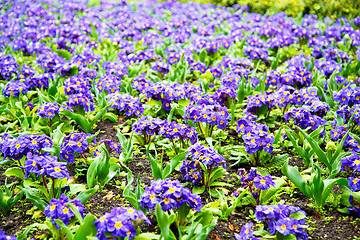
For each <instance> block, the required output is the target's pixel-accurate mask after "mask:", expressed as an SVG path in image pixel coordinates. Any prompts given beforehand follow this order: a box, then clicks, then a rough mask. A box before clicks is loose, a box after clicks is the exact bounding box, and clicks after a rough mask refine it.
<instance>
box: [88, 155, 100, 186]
mask: <svg viewBox="0 0 360 240" xmlns="http://www.w3.org/2000/svg"><path fill="white" fill-rule="evenodd" d="M99 158H100V156H98V157H97V158H96V159H95V160H94V161H93V162H92V163H91V164H90V167H89V169H88V171H87V173H86V181H87V184H88V187H89V188H92V187H94V186H95V185H96V184H97V169H98V165H99Z"/></svg>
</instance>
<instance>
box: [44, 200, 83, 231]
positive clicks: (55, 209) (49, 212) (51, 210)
mask: <svg viewBox="0 0 360 240" xmlns="http://www.w3.org/2000/svg"><path fill="white" fill-rule="evenodd" d="M67 203H70V204H73V205H74V206H75V207H76V208H77V210H78V211H79V213H80V214H81V216H82V217H84V210H85V208H84V206H83V205H82V204H81V202H80V200H72V201H70V199H69V197H68V196H66V195H65V194H61V197H60V199H55V198H53V199H51V200H50V204H49V205H47V206H46V207H45V209H44V213H45V216H46V217H47V218H50V219H51V223H52V224H54V225H55V227H56V228H57V229H61V227H60V226H59V225H58V224H57V223H56V222H55V220H57V219H58V220H61V221H62V222H63V223H64V224H65V225H68V224H69V222H70V219H71V218H72V217H74V216H75V214H74V212H73V211H72V210H71V208H70V207H68V206H66V205H65V204H67Z"/></svg>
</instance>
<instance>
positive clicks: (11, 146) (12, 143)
mask: <svg viewBox="0 0 360 240" xmlns="http://www.w3.org/2000/svg"><path fill="white" fill-rule="evenodd" d="M52 146H53V141H52V140H51V139H50V138H49V137H48V136H46V135H20V136H18V137H13V136H11V135H9V134H4V135H2V136H1V137H0V150H1V153H2V154H3V156H4V159H5V158H7V157H10V158H12V159H14V160H20V159H22V158H23V157H24V156H26V155H27V154H28V153H33V154H39V153H40V150H41V149H43V148H51V147H52Z"/></svg>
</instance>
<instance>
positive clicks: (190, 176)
mask: <svg viewBox="0 0 360 240" xmlns="http://www.w3.org/2000/svg"><path fill="white" fill-rule="evenodd" d="M180 172H181V173H182V174H183V176H184V179H185V180H186V181H188V182H191V183H193V184H194V185H195V186H198V187H201V190H200V193H202V192H204V191H205V189H206V188H208V187H222V186H225V185H226V183H223V182H219V181H216V180H217V179H219V178H221V177H222V176H223V175H224V174H225V173H226V165H225V159H224V158H223V156H221V155H220V154H219V153H217V152H216V151H215V150H214V149H213V148H211V147H208V146H205V145H201V144H200V143H196V144H194V145H193V146H191V147H189V148H188V149H187V154H186V158H185V160H184V161H183V162H182V165H181V167H180Z"/></svg>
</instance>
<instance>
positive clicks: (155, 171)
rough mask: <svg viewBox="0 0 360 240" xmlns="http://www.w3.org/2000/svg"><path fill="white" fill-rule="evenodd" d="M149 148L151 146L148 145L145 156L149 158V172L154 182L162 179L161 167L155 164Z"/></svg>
mask: <svg viewBox="0 0 360 240" xmlns="http://www.w3.org/2000/svg"><path fill="white" fill-rule="evenodd" d="M150 146H151V144H149V145H148V146H147V148H146V155H147V156H148V158H149V161H150V165H151V170H152V173H153V176H154V178H155V180H157V179H161V177H162V173H161V170H162V169H161V166H160V165H159V164H158V163H157V161H156V159H154V157H153V156H152V155H151V153H150Z"/></svg>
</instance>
